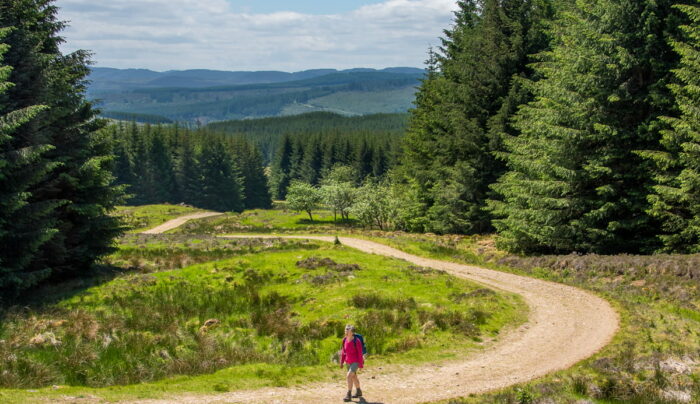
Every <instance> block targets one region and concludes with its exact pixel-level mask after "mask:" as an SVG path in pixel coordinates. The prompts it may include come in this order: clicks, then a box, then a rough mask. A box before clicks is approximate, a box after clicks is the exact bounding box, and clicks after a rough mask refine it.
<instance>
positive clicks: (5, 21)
mask: <svg viewBox="0 0 700 404" xmlns="http://www.w3.org/2000/svg"><path fill="white" fill-rule="evenodd" d="M56 14H57V10H56V7H55V6H53V1H52V0H8V1H4V2H2V3H1V4H0V26H2V27H13V29H12V30H11V31H10V33H9V34H8V36H7V39H6V43H7V44H8V45H9V50H8V52H7V53H6V58H5V63H6V64H7V65H8V66H11V67H12V69H13V70H12V73H11V75H10V78H9V81H10V82H12V83H13V86H12V88H10V89H9V90H8V91H7V92H6V93H5V95H4V101H3V104H4V105H3V108H5V110H6V111H8V110H9V111H12V110H21V109H24V108H27V107H31V106H32V105H46V107H47V108H46V109H45V110H43V111H42V112H40V113H39V115H38V116H37V117H36V119H35V120H32V121H31V122H29V123H28V124H26V125H22V126H21V127H19V128H17V132H16V135H15V136H14V139H16V143H15V144H14V145H12V147H13V148H15V150H32V149H35V148H41V147H45V145H48V147H46V149H45V153H44V154H43V155H42V160H43V163H45V164H46V166H48V167H50V170H45V171H44V170H43V168H41V167H40V168H39V169H38V170H36V171H33V172H32V175H41V178H40V181H38V182H36V183H35V184H33V185H31V186H30V187H29V188H28V189H27V190H26V192H27V195H30V196H29V197H28V200H27V201H28V202H29V204H30V205H32V206H34V208H35V209H36V210H35V212H45V213H46V214H43V215H42V214H36V215H34V214H32V213H30V214H29V215H28V216H26V218H27V222H26V223H27V225H28V226H27V227H24V225H21V224H17V226H23V230H22V229H19V228H18V230H19V231H20V232H21V231H28V232H30V233H39V234H40V235H39V237H40V238H44V239H45V240H44V242H42V243H38V244H40V247H39V246H38V245H37V243H34V242H29V243H28V244H26V245H28V246H36V247H37V254H35V255H33V256H30V255H23V259H28V260H29V261H30V262H28V263H27V265H26V269H25V270H26V271H43V272H44V273H46V270H47V269H48V270H50V271H51V275H56V276H60V275H77V274H79V273H84V272H86V271H88V270H89V268H90V265H91V264H92V263H93V262H94V261H95V260H96V259H97V258H98V257H100V256H101V255H104V254H106V253H107V252H109V251H111V250H112V249H113V246H112V239H113V238H114V237H115V236H116V235H117V234H119V233H120V232H121V227H120V225H119V223H118V219H116V218H114V217H112V216H110V215H109V214H108V213H109V211H110V210H111V209H113V207H114V205H115V204H116V203H119V202H120V197H121V194H122V190H121V189H120V188H118V187H114V186H113V185H112V181H113V177H112V174H111V169H112V160H111V157H110V154H111V147H110V145H109V144H108V143H107V138H106V137H103V136H100V135H98V134H97V130H98V129H100V128H101V127H102V125H103V121H101V120H98V119H95V118H96V113H95V111H94V110H93V109H92V106H91V105H90V103H88V102H87V101H85V98H84V93H85V78H86V76H87V75H88V73H89V68H88V64H89V54H88V53H87V52H85V51H77V52H74V53H72V54H68V55H63V54H62V53H61V51H60V49H59V45H60V44H61V42H62V41H63V40H62V38H61V37H60V36H58V33H59V32H60V31H61V30H62V29H63V28H64V24H63V23H62V22H59V21H57V19H56ZM46 166H44V167H46ZM27 169H31V168H29V167H27ZM42 174H43V175H42ZM52 205H53V208H50V206H52ZM40 206H41V207H40ZM32 216H35V217H34V218H32ZM42 217H44V219H41V218H42ZM20 221H21V220H20ZM47 235H51V236H50V237H48V236H47ZM16 240H20V239H19V238H18V239H16ZM35 240H36V239H34V241H35ZM18 242H19V241H18ZM22 245H23V246H24V245H25V244H24V242H22ZM29 248H33V247H29Z"/></svg>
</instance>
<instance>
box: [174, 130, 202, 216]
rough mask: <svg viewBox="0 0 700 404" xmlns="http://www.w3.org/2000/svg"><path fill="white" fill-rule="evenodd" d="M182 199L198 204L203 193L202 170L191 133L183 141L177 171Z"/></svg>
mask: <svg viewBox="0 0 700 404" xmlns="http://www.w3.org/2000/svg"><path fill="white" fill-rule="evenodd" d="M177 174H178V176H179V179H178V182H179V184H180V192H181V195H182V200H183V202H185V203H189V204H191V205H198V204H199V198H200V196H201V193H202V172H201V170H200V167H199V162H198V161H197V154H196V150H195V148H194V145H193V144H192V141H191V139H190V136H189V135H185V139H184V141H183V142H182V153H181V155H180V161H179V166H178V172H177Z"/></svg>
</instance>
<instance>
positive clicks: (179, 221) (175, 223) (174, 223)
mask: <svg viewBox="0 0 700 404" xmlns="http://www.w3.org/2000/svg"><path fill="white" fill-rule="evenodd" d="M221 215H223V213H218V212H200V213H192V214H191V215H185V216H180V217H177V218H175V219H172V220H168V221H167V222H165V223H163V224H161V225H160V226H156V227H154V228H152V229H149V230H146V231H144V232H142V233H143V234H161V233H165V232H166V231H168V230H172V229H175V228H178V227H180V226H182V225H183V224H185V223H187V222H188V221H190V220H193V219H203V218H205V217H211V216H221Z"/></svg>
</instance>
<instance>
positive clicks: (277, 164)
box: [270, 136, 294, 199]
mask: <svg viewBox="0 0 700 404" xmlns="http://www.w3.org/2000/svg"><path fill="white" fill-rule="evenodd" d="M293 153H294V145H293V144H292V139H291V137H289V136H284V137H283V138H282V141H281V146H280V147H279V149H278V150H277V155H276V156H275V161H274V162H273V165H272V171H273V173H272V178H271V181H270V182H271V189H272V194H273V197H275V198H277V199H284V198H285V196H286V193H287V188H288V187H289V184H290V183H291V171H292V154H293Z"/></svg>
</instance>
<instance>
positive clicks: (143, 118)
mask: <svg viewBox="0 0 700 404" xmlns="http://www.w3.org/2000/svg"><path fill="white" fill-rule="evenodd" d="M100 115H101V116H103V117H105V118H109V119H114V120H117V121H127V122H140V123H150V124H155V125H157V124H161V123H174V122H173V121H172V119H168V118H166V117H164V116H159V115H149V114H138V113H135V112H118V111H102V112H100Z"/></svg>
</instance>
